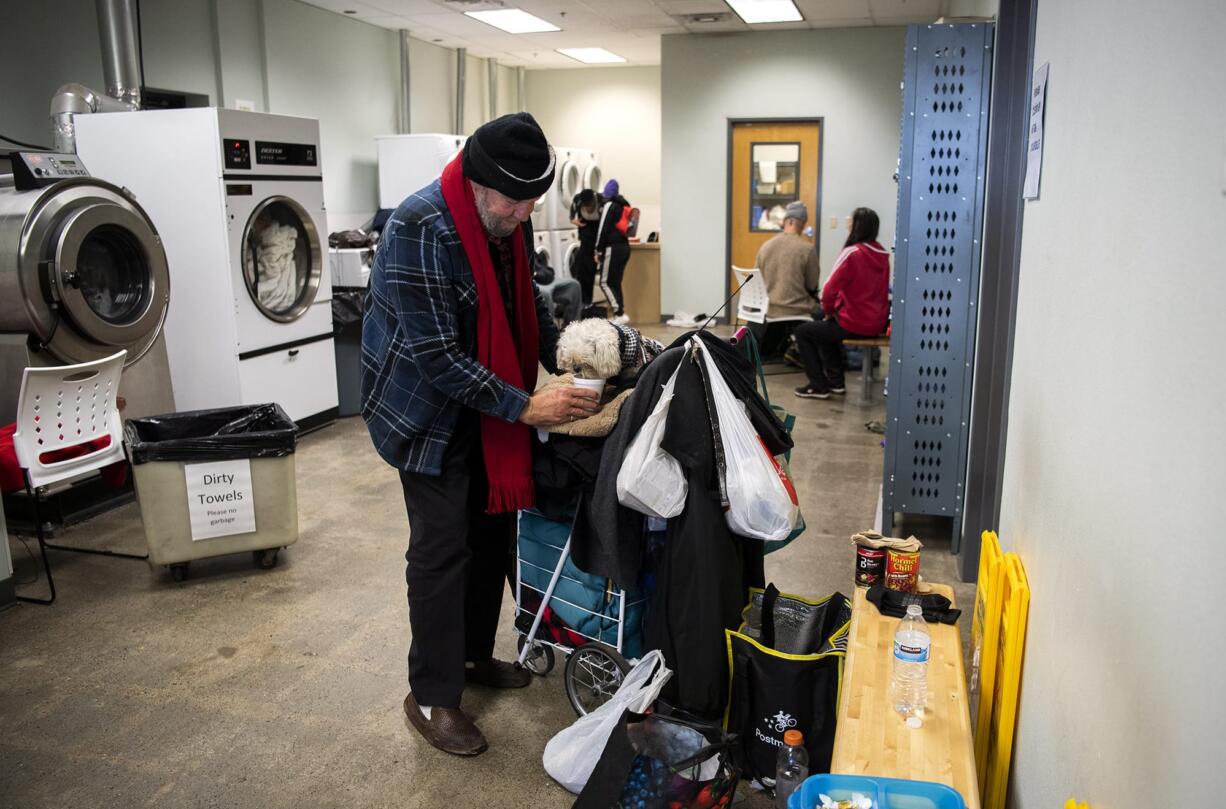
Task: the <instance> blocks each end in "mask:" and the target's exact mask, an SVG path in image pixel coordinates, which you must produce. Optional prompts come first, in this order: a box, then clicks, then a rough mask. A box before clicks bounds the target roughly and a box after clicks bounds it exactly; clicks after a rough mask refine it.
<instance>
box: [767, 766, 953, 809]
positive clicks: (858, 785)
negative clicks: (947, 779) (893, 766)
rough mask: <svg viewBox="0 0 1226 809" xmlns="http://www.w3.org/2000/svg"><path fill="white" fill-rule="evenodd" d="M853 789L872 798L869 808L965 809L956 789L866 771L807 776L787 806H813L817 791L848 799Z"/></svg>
mask: <svg viewBox="0 0 1226 809" xmlns="http://www.w3.org/2000/svg"><path fill="white" fill-rule="evenodd" d="M853 792H858V793H860V794H861V795H867V796H868V797H870V798H872V799H873V801H874V803H873V809H966V804H965V803H964V802H963V800H962V796H961V795H959V794H958V792H957V790H955V789H952V788H950V787H947V786H945V785H944V784H933V783H929V782H928V781H903V780H901V779H898V778H877V777H875V776H868V775H832V774H830V773H822V774H821V775H814V776H810V777H809V778H808V779H806V780H805V782H804V783H803V784H801V785H800V789H798V790H796V791H795V792H793V793H792V797H790V798H788V809H814V807H816V806H818V805H819V803H820V801H819V800H818V797H817V796H818V795H829V796H830V797H831V798H834V799H835V800H836V801H838V800H848V799H850V798H851V796H852V793H853Z"/></svg>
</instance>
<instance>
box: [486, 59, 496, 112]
mask: <svg viewBox="0 0 1226 809" xmlns="http://www.w3.org/2000/svg"><path fill="white" fill-rule="evenodd" d="M485 74H486V78H487V80H488V84H489V86H490V117H489V118H488V119H487V120H490V121H492V120H494V119H495V118H497V117H498V60H497V59H495V58H494V57H492V56H491V57H490V58H489V59H486V60H485Z"/></svg>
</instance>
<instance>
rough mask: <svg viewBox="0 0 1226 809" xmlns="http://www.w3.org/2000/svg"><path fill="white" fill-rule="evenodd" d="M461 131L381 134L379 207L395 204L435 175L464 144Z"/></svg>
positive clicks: (377, 142)
mask: <svg viewBox="0 0 1226 809" xmlns="http://www.w3.org/2000/svg"><path fill="white" fill-rule="evenodd" d="M466 140H467V137H466V136H465V135H440V134H420V135H381V136H379V137H377V138H375V151H376V152H377V154H378V157H379V207H380V208H398V207H400V203H402V202H404V200H405V198H406V197H408V196H409V195H410V194H412V193H414V192H416V191H419V190H421V189H422V188H425V187H426V186H427V185H429V184H430V183H432V182H434V181H435V180H437V179H438V177H439V175H440V174H442V173H443V167H444V166H446V165H447V164H448V163H450V162H451V160H452V159H453V158H454V157H455V156H456V155H457V154H459V153H460V150H461V149H463V148H464V141H466Z"/></svg>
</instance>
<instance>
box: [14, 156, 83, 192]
mask: <svg viewBox="0 0 1226 809" xmlns="http://www.w3.org/2000/svg"><path fill="white" fill-rule="evenodd" d="M88 176H89V172H88V171H86V170H85V165H84V164H83V163H82V162H81V158H79V157H77V156H76V155H75V154H61V153H58V152H17V153H16V155H14V160H13V184H14V185H15V186H16V188H17V190H18V191H30V190H31V189H34V188H45V187H47V186H49V185H51V184H52V183H56V182H59V181H60V180H67V179H71V178H74V177H88Z"/></svg>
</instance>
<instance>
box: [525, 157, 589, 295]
mask: <svg viewBox="0 0 1226 809" xmlns="http://www.w3.org/2000/svg"><path fill="white" fill-rule="evenodd" d="M554 153H555V155H556V161H557V162H556V166H555V169H554V178H553V184H552V185H551V186H550V187H549V190H548V191H547V192H545V195H544V196H542V197H541V199H540V201H539V202H538V203H537V205H536V208H535V209H534V210H533V212H532V228H533V230H534V231H535V232H536V233H537V234H538V236H537V252H538V253H539V252H540V251H541V249H542V243H544V244H545V245H547V246H548V253H549V258H550V262H549V266H551V267H553V268H554V270H556V271H557V272H558V273H560V274H561V275H563V276H565V277H567V278H570V277H572V273H571V268H572V267H573V266H574V262H575V258H576V257H577V256H578V253H579V234H578V229H577V228H576V227H575V226H574V225H572V224H571V222H570V206H571V202H572V201H573V200H574V198H575V195H576V194H578V193H579V192H580V191H582V190H583V189H585V188H590V189H592V190H593V191H596V192H599V191H600V183H601V173H600V161H599V156H598V155H597V154H596V152H595V151H594V150H592V149H573V148H569V147H565V146H555V147H554ZM542 234H543V238H542Z"/></svg>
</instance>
